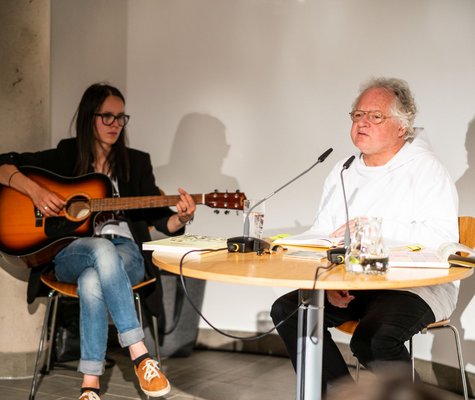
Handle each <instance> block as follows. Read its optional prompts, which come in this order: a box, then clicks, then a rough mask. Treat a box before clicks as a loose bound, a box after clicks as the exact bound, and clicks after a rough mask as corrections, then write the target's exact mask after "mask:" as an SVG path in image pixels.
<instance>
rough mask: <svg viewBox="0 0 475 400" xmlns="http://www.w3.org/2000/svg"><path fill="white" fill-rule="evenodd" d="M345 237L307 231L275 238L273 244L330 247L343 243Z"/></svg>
mask: <svg viewBox="0 0 475 400" xmlns="http://www.w3.org/2000/svg"><path fill="white" fill-rule="evenodd" d="M343 240H344V239H343V238H342V237H340V238H337V237H328V236H326V237H325V236H321V235H318V234H316V233H313V232H310V231H307V232H303V233H300V234H298V235H293V236H286V237H282V238H279V239H277V240H274V242H273V244H280V245H283V246H304V247H319V248H324V249H328V248H330V247H338V246H342V245H343Z"/></svg>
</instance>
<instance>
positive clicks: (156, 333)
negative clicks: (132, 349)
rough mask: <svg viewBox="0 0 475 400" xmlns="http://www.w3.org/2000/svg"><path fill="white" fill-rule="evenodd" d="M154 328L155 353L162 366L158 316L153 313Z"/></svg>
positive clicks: (159, 364)
mask: <svg viewBox="0 0 475 400" xmlns="http://www.w3.org/2000/svg"><path fill="white" fill-rule="evenodd" d="M152 328H153V342H154V344H155V354H156V357H157V361H158V366H159V367H160V369H161V368H162V361H161V358H160V346H159V344H158V318H157V317H156V316H155V315H152Z"/></svg>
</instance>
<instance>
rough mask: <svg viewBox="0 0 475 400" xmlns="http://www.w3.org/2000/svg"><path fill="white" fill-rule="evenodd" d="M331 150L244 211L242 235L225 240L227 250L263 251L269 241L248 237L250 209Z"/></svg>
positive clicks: (329, 151)
mask: <svg viewBox="0 0 475 400" xmlns="http://www.w3.org/2000/svg"><path fill="white" fill-rule="evenodd" d="M332 151H333V149H332V148H329V149H328V150H327V151H325V152H324V153H323V154H322V155H321V156H320V157H318V160H317V161H316V162H315V163H313V164H312V165H311V166H310V167H309V168H307V169H306V170H305V171H303V172H301V173H300V174H299V175H297V176H296V177H295V178H293V179H291V180H290V181H289V182H287V183H286V184H284V185H282V186H281V187H280V188H278V189H277V190H275V191H274V192H272V193H271V194H269V195H267V196H266V197H264V198H263V199H261V200H259V201H258V202H257V203H256V204H254V205H253V206H252V207H251V208H250V209H249V210H248V211H247V213H246V216H245V218H244V228H243V235H242V236H236V237H233V238H230V239H228V240H227V245H228V251H229V252H232V253H249V252H251V251H255V252H257V253H261V252H263V251H264V250H265V249H268V248H270V243H269V242H267V241H265V240H263V239H259V238H255V237H250V236H249V215H250V214H251V211H252V210H254V209H255V208H256V207H257V206H258V205H260V204H262V203H264V202H265V201H266V200H268V199H270V198H271V197H272V196H274V195H275V194H277V193H278V192H280V191H281V190H282V189H284V188H285V187H287V186H288V185H290V184H291V183H292V182H294V181H296V180H297V179H299V178H300V177H301V176H302V175H305V174H306V173H307V172H309V171H310V170H311V169H312V168H314V167H315V166H316V165H317V164H320V163H321V162H323V161H325V159H326V158H327V157H328V156H329V155H330V153H331V152H332Z"/></svg>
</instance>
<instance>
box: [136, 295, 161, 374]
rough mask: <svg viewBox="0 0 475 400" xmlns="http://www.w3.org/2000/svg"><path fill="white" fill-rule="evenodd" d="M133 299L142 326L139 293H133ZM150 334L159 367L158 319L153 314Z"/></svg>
mask: <svg viewBox="0 0 475 400" xmlns="http://www.w3.org/2000/svg"><path fill="white" fill-rule="evenodd" d="M134 299H135V304H136V307H137V313H138V316H139V322H140V326H142V327H143V320H142V306H141V304H140V295H139V294H138V293H134ZM152 335H153V342H154V345H155V354H156V357H157V361H158V366H159V367H160V368H161V367H162V364H161V360H160V348H159V344H158V321H157V317H155V316H152Z"/></svg>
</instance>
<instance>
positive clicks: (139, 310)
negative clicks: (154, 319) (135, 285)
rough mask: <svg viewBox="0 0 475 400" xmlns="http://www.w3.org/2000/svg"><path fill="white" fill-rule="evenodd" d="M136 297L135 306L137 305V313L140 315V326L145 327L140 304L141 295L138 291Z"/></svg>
mask: <svg viewBox="0 0 475 400" xmlns="http://www.w3.org/2000/svg"><path fill="white" fill-rule="evenodd" d="M134 299H135V306H136V307H137V314H138V317H139V322H140V326H142V327H143V321H142V306H141V304H140V296H139V294H138V293H134Z"/></svg>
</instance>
